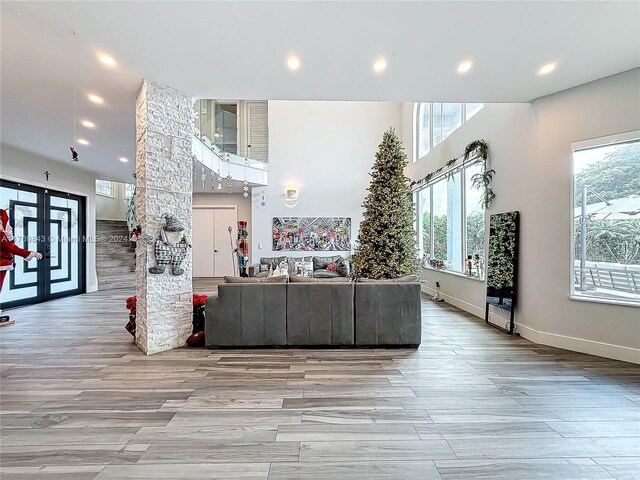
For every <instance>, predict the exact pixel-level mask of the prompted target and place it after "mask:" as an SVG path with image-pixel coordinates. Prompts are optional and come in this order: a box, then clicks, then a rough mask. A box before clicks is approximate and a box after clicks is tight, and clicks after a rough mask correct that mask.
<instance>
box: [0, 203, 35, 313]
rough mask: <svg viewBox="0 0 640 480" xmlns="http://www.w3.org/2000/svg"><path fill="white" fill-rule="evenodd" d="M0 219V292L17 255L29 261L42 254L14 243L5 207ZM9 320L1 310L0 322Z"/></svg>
mask: <svg viewBox="0 0 640 480" xmlns="http://www.w3.org/2000/svg"><path fill="white" fill-rule="evenodd" d="M0 220H1V222H0V292H2V285H3V284H4V277H5V276H6V275H7V272H8V271H9V270H13V261H14V257H15V255H18V256H19V257H22V258H24V259H25V260H26V261H27V262H28V261H29V260H31V259H32V258H37V259H38V260H40V259H41V258H42V254H41V253H39V252H32V251H29V250H25V249H24V248H20V247H19V246H17V245H16V244H15V243H13V229H12V228H11V225H9V213H8V212H7V211H6V210H4V209H2V210H0ZM8 320H9V316H8V315H2V313H1V311H0V322H6V321H8Z"/></svg>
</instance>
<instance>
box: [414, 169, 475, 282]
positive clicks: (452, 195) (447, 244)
mask: <svg viewBox="0 0 640 480" xmlns="http://www.w3.org/2000/svg"><path fill="white" fill-rule="evenodd" d="M481 169H482V167H481V164H480V163H473V164H470V165H466V166H465V167H463V168H458V169H456V170H454V171H451V172H449V173H448V174H447V175H444V176H442V177H440V178H438V179H436V180H435V181H434V182H432V183H431V184H429V185H427V186H426V187H425V188H422V189H421V190H419V191H418V192H417V193H416V197H415V198H416V208H417V212H418V219H419V223H418V242H419V246H420V251H421V255H422V256H423V258H424V259H425V262H423V263H427V264H429V265H430V266H431V267H434V268H439V269H444V270H447V271H452V272H457V273H465V274H467V275H469V276H473V277H476V278H483V277H484V271H483V265H484V226H485V216H484V210H483V209H482V207H481V206H480V200H481V196H482V194H481V192H480V191H478V190H476V189H475V188H473V187H472V186H471V177H472V176H473V175H474V174H476V173H479V172H480V171H481ZM469 260H471V268H469V263H468V262H469Z"/></svg>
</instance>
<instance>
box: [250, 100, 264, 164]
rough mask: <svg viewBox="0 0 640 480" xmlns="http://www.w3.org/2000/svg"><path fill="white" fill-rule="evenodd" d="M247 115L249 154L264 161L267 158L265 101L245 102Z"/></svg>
mask: <svg viewBox="0 0 640 480" xmlns="http://www.w3.org/2000/svg"><path fill="white" fill-rule="evenodd" d="M247 117H248V118H247V145H250V146H251V148H250V149H249V156H250V157H251V158H253V159H255V160H262V161H265V162H266V161H267V160H268V158H269V130H268V106H267V102H247Z"/></svg>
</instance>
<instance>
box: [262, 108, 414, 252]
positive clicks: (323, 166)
mask: <svg viewBox="0 0 640 480" xmlns="http://www.w3.org/2000/svg"><path fill="white" fill-rule="evenodd" d="M401 111H402V106H401V104H399V103H383V102H302V101H270V102H269V186H268V187H264V192H265V200H266V205H265V206H264V207H263V206H261V205H260V198H261V192H262V190H263V188H254V189H253V192H252V207H251V209H252V218H253V231H252V241H251V251H252V253H253V259H254V262H255V261H257V260H258V259H259V257H263V256H264V257H269V256H276V255H282V254H287V255H291V256H302V255H304V254H305V252H275V253H274V252H273V251H272V240H271V225H272V219H273V217H351V221H352V230H351V236H352V243H355V240H356V238H357V234H358V228H359V225H360V221H361V220H362V206H361V205H362V202H363V200H364V197H365V195H366V194H367V191H366V188H367V186H368V185H369V180H370V177H369V172H370V171H371V167H372V165H373V162H374V160H375V154H376V151H377V149H378V145H379V144H380V142H381V140H382V134H383V133H384V132H385V130H387V129H388V128H389V127H394V128H396V131H397V133H398V134H401V131H400V130H401ZM288 185H292V186H295V187H296V188H297V189H298V191H299V201H298V204H297V206H295V207H293V208H289V207H287V206H286V205H285V204H284V193H285V190H286V188H287V186H288ZM259 244H262V247H263V248H262V249H259V248H258V245H259ZM331 253H335V254H343V255H347V254H349V253H350V252H325V253H320V254H321V255H322V254H331ZM306 254H307V255H308V254H309V253H308V252H307V253H306Z"/></svg>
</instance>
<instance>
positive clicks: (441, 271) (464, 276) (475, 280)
mask: <svg viewBox="0 0 640 480" xmlns="http://www.w3.org/2000/svg"><path fill="white" fill-rule="evenodd" d="M422 269H423V270H427V271H430V272H440V273H446V274H447V275H454V276H456V277H460V278H466V279H467V280H473V281H474V282H480V283H484V280H485V279H484V278H475V277H470V276H469V275H465V274H464V273H460V272H452V271H451V270H440V269H437V268H431V267H422Z"/></svg>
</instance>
